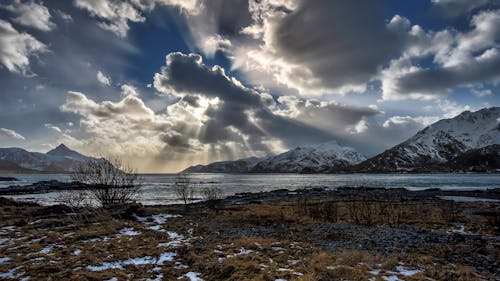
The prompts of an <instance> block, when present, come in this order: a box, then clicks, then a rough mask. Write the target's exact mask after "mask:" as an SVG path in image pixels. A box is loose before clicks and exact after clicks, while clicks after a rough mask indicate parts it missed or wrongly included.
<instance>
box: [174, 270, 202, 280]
mask: <svg viewBox="0 0 500 281" xmlns="http://www.w3.org/2000/svg"><path fill="white" fill-rule="evenodd" d="M199 275H201V273H198V272H192V271H190V272H188V273H186V274H184V275H183V276H181V278H182V277H186V278H188V279H189V280H190V281H203V279H201V278H200V277H198V276H199ZM179 279H180V278H179Z"/></svg>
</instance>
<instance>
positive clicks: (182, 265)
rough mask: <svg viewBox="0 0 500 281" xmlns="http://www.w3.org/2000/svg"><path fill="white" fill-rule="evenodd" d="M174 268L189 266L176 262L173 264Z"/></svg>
mask: <svg viewBox="0 0 500 281" xmlns="http://www.w3.org/2000/svg"><path fill="white" fill-rule="evenodd" d="M174 268H175V269H186V268H189V266H187V265H185V264H182V263H180V262H176V263H175V265H174Z"/></svg>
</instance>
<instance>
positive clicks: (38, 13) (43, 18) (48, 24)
mask: <svg viewBox="0 0 500 281" xmlns="http://www.w3.org/2000/svg"><path fill="white" fill-rule="evenodd" d="M0 8H1V9H5V10H7V11H9V12H11V13H13V14H14V15H15V17H14V18H13V19H12V20H13V21H14V22H16V23H18V24H21V25H24V26H28V27H33V28H36V29H39V30H42V31H50V30H52V29H54V28H55V27H56V25H55V24H54V23H53V22H52V21H51V20H50V12H49V9H47V7H45V6H44V5H43V4H39V3H35V2H33V1H28V2H25V3H22V2H21V1H20V0H15V1H14V2H13V3H12V4H10V5H5V6H0Z"/></svg>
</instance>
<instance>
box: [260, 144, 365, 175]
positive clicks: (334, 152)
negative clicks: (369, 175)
mask: <svg viewBox="0 0 500 281" xmlns="http://www.w3.org/2000/svg"><path fill="white" fill-rule="evenodd" d="M365 159H366V158H364V156H362V155H361V154H359V153H358V152H356V151H355V150H354V149H352V148H350V147H343V146H340V145H339V144H338V143H337V142H335V141H332V142H327V143H322V144H319V145H313V146H301V147H297V148H294V149H292V150H289V151H287V152H285V153H282V154H279V155H276V156H271V157H268V158H266V159H264V160H262V161H260V162H258V163H257V164H256V165H255V166H254V167H253V169H252V172H273V173H301V172H322V171H326V170H331V169H343V168H346V167H349V166H351V165H354V164H357V163H360V162H361V161H363V160H365Z"/></svg>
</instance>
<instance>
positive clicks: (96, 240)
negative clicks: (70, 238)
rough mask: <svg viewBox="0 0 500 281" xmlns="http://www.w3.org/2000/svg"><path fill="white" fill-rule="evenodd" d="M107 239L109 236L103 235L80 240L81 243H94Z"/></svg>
mask: <svg viewBox="0 0 500 281" xmlns="http://www.w3.org/2000/svg"><path fill="white" fill-rule="evenodd" d="M108 240H109V237H107V236H104V237H103V238H91V239H87V240H80V242H82V243H96V242H106V241H108Z"/></svg>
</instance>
